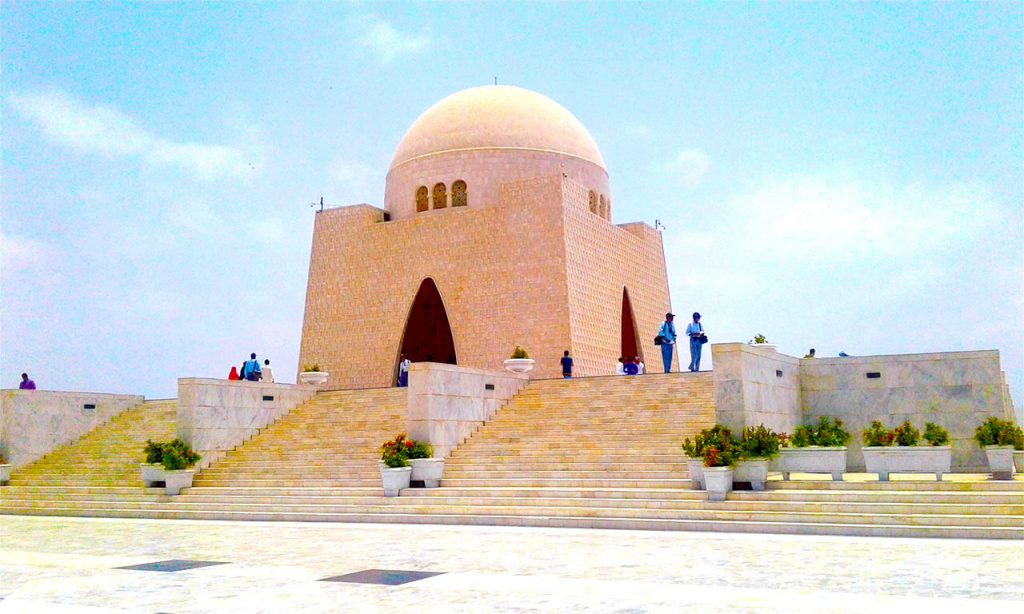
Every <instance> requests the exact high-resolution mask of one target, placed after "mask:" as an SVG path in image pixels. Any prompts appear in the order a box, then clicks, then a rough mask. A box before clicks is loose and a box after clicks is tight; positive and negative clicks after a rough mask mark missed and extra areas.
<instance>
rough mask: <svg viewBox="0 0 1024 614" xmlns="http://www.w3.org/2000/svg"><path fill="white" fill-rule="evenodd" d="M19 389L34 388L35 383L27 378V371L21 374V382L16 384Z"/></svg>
mask: <svg viewBox="0 0 1024 614" xmlns="http://www.w3.org/2000/svg"><path fill="white" fill-rule="evenodd" d="M18 389H19V390H35V389H36V383H35V382H33V381H32V380H30V379H29V378H28V373H22V374H21V383H20V384H18Z"/></svg>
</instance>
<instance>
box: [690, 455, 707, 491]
mask: <svg viewBox="0 0 1024 614" xmlns="http://www.w3.org/2000/svg"><path fill="white" fill-rule="evenodd" d="M686 469H687V472H688V473H689V474H690V488H692V489H693V490H704V459H703V458H690V457H689V456H687V457H686Z"/></svg>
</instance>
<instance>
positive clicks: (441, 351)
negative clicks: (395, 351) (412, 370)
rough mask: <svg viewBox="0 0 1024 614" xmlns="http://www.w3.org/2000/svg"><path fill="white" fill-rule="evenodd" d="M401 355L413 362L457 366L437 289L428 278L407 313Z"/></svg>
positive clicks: (445, 316)
mask: <svg viewBox="0 0 1024 614" xmlns="http://www.w3.org/2000/svg"><path fill="white" fill-rule="evenodd" d="M400 353H402V354H405V357H406V358H408V359H409V360H410V361H412V362H443V363H448V364H451V365H454V364H458V363H457V362H456V359H455V339H454V338H453V337H452V327H451V325H449V324H448V312H446V311H445V309H444V302H443V301H442V300H441V293H440V292H438V291H437V285H436V284H435V283H434V280H433V279H431V278H429V277H428V278H426V279H424V280H423V283H422V284H420V289H419V291H417V292H416V298H415V299H414V300H413V302H412V307H411V308H410V309H409V318H408V319H407V320H406V321H405V333H404V334H403V335H402V348H401V350H400Z"/></svg>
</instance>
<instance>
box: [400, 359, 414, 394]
mask: <svg viewBox="0 0 1024 614" xmlns="http://www.w3.org/2000/svg"><path fill="white" fill-rule="evenodd" d="M411 364H412V361H410V360H409V359H408V358H406V357H405V354H402V355H401V356H399V357H398V387H399V388H405V387H406V386H408V385H409V365H411Z"/></svg>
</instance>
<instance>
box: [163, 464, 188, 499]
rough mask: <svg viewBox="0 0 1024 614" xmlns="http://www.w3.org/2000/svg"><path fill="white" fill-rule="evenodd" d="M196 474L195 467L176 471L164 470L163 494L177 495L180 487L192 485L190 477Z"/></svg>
mask: <svg viewBox="0 0 1024 614" xmlns="http://www.w3.org/2000/svg"><path fill="white" fill-rule="evenodd" d="M195 474H196V471H195V469H180V470H178V471H168V470H166V469H165V470H164V484H165V487H164V494H165V495H177V494H180V493H181V489H182V488H190V487H191V486H192V477H193V476H194V475H195Z"/></svg>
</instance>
